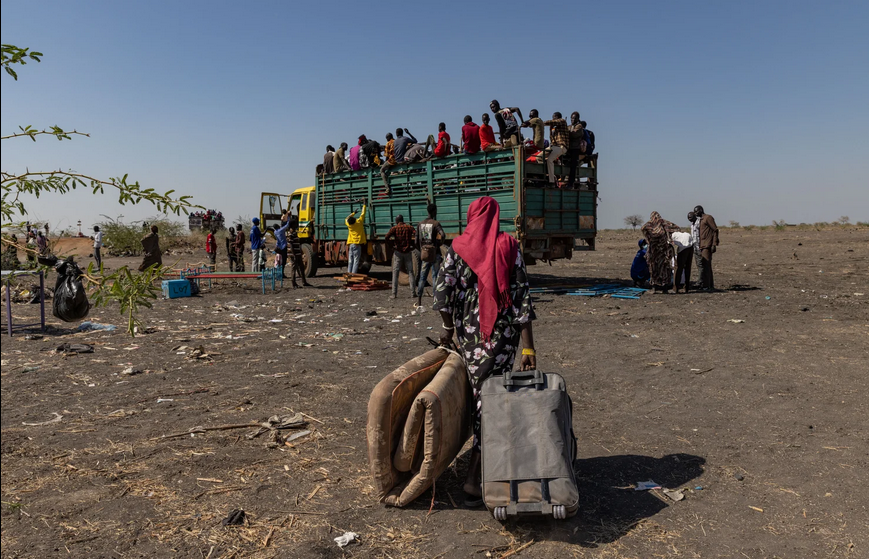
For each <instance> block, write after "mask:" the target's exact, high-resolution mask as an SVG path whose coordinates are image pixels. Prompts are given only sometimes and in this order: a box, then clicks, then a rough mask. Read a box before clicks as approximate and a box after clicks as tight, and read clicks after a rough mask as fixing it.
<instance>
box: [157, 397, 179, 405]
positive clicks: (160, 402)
mask: <svg viewBox="0 0 869 559" xmlns="http://www.w3.org/2000/svg"><path fill="white" fill-rule="evenodd" d="M174 401H175V400H173V399H172V398H157V403H158V404H162V403H163V402H174Z"/></svg>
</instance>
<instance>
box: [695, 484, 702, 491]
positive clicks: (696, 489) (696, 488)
mask: <svg viewBox="0 0 869 559" xmlns="http://www.w3.org/2000/svg"><path fill="white" fill-rule="evenodd" d="M694 491H703V486H702V485H698V486H697V487H695V488H694Z"/></svg>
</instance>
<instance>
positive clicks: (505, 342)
mask: <svg viewBox="0 0 869 559" xmlns="http://www.w3.org/2000/svg"><path fill="white" fill-rule="evenodd" d="M500 214H501V210H500V208H499V207H498V202H496V201H495V200H494V199H493V198H490V197H488V196H484V197H482V198H478V199H477V200H475V201H474V202H473V203H472V204H471V206H470V207H469V208H468V225H467V227H466V228H465V232H464V233H463V234H462V235H460V236H459V237H458V238H456V239H455V240H454V241H453V243H452V247H450V250H449V252H447V255H446V258H444V264H443V268H442V269H441V272H440V273H439V274H438V277H437V283H436V285H435V289H434V292H435V293H434V296H435V304H434V309H435V310H436V311H440V313H441V317H442V318H443V328H444V334H443V335H442V336H441V342H442V343H445V344H446V343H449V342H450V341H451V340H452V338H453V335H454V334H455V336H456V337H457V339H458V344H459V349H460V351H462V353H463V355H464V357H465V361H466V362H467V364H468V374H469V375H470V380H471V386H472V387H473V389H474V401H475V402H476V412H475V414H474V447H473V452H472V454H471V462H470V465H469V467H468V477H467V479H466V481H465V492H466V493H467V494H468V498H467V500H466V504H467V505H468V506H479V505H480V504H482V497H481V495H482V491H481V488H480V396H479V388H480V385H481V384H482V382H483V381H484V380H485V379H486V378H488V377H489V376H492V375H502V374H504V373H505V372H507V371H510V370H512V368H513V361H514V359H515V357H516V350H517V349H518V347H519V340H520V338H521V340H522V346H523V348H524V349H523V350H522V359H521V361H520V366H521V369H522V370H532V369H535V368H536V367H537V359H536V355H535V353H534V337H533V334H532V330H531V321H532V320H534V319H535V318H536V317H535V315H534V308H533V307H532V305H531V293H530V291H529V288H528V278H527V276H526V273H525V262H524V261H523V260H522V252H521V251H520V250H519V243H517V242H516V239H514V238H513V237H511V236H510V235H508V234H506V233H502V232H501V231H500V224H499V221H500Z"/></svg>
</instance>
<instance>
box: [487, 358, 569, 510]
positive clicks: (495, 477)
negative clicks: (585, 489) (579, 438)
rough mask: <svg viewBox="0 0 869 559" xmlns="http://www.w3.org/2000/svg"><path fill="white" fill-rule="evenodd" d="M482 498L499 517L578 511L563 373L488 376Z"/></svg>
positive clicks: (488, 507)
mask: <svg viewBox="0 0 869 559" xmlns="http://www.w3.org/2000/svg"><path fill="white" fill-rule="evenodd" d="M480 399H481V404H482V405H481V417H480V423H481V425H480V431H481V447H482V448H481V450H482V470H483V502H484V503H485V504H486V508H487V509H489V511H490V512H491V513H492V514H493V516H494V517H495V518H496V519H497V520H501V521H503V520H506V519H507V517H509V516H516V515H550V514H551V515H552V516H553V517H554V518H556V519H564V518H568V517H571V516H573V515H574V514H576V511H577V509H578V508H579V491H578V489H577V487H576V476H575V474H574V471H573V461H574V459H575V458H576V437H574V435H573V409H572V408H573V404H572V403H571V401H570V397H569V396H568V395H567V387H566V385H565V383H564V379H563V378H562V377H561V375H558V374H554V373H546V374H544V373H542V372H540V371H526V372H515V371H514V372H511V373H508V374H506V375H504V376H493V377H489V378H487V379H486V380H485V381H483V384H482V386H481V387H480Z"/></svg>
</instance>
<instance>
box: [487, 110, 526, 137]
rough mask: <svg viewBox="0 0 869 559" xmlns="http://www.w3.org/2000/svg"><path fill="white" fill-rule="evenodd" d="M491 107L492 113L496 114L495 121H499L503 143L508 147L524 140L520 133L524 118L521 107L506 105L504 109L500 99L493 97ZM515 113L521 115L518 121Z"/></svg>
mask: <svg viewBox="0 0 869 559" xmlns="http://www.w3.org/2000/svg"><path fill="white" fill-rule="evenodd" d="M489 108H490V109H491V110H492V114H493V115H495V122H497V123H498V135H499V136H500V138H501V145H502V146H504V147H508V148H509V147H513V146H518V145H519V142H521V141H522V137H521V135H520V134H519V123H520V122H522V121H523V120H524V119H523V118H522V111H520V110H519V107H506V108H504V109H502V108H501V104H500V103H499V102H498V100H497V99H493V100H492V102H491V103H489ZM514 113H515V114H516V115H518V116H519V120H518V121H517V120H516V116H515V115H514Z"/></svg>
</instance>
